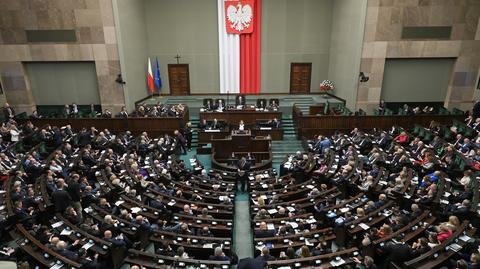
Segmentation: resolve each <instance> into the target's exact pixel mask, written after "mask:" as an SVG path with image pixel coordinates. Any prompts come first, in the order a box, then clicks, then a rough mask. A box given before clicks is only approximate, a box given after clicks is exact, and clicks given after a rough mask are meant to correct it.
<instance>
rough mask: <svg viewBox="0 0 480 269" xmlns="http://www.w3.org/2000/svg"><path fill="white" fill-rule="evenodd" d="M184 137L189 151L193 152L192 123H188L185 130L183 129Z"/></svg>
mask: <svg viewBox="0 0 480 269" xmlns="http://www.w3.org/2000/svg"><path fill="white" fill-rule="evenodd" d="M183 136H184V137H185V139H186V140H187V148H188V151H190V150H192V136H193V130H192V123H191V122H187V124H186V125H185V129H183Z"/></svg>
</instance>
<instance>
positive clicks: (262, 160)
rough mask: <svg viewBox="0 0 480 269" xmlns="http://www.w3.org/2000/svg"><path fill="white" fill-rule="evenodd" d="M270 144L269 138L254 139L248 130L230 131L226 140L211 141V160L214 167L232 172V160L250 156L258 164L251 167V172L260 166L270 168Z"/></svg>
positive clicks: (258, 137)
mask: <svg viewBox="0 0 480 269" xmlns="http://www.w3.org/2000/svg"><path fill="white" fill-rule="evenodd" d="M271 142H272V139H271V138H270V137H269V136H261V137H260V136H257V137H255V136H252V133H251V131H250V130H244V131H240V130H232V131H231V133H230V135H229V136H227V137H226V138H223V139H212V150H213V154H212V160H213V163H214V165H217V166H220V168H222V169H227V170H233V169H235V167H233V166H232V160H238V159H240V158H242V157H246V156H247V155H248V154H250V155H251V156H252V157H253V159H255V160H256V161H257V162H258V163H256V164H255V165H252V170H255V169H257V170H258V167H260V166H261V167H264V166H268V165H269V166H271V161H272V154H271V151H270V148H271ZM265 168H266V167H265Z"/></svg>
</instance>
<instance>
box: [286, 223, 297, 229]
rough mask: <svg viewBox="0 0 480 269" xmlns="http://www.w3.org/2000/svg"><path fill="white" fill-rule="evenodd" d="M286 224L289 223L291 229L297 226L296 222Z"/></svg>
mask: <svg viewBox="0 0 480 269" xmlns="http://www.w3.org/2000/svg"><path fill="white" fill-rule="evenodd" d="M288 224H290V226H292V228H293V229H297V228H298V223H296V222H289V223H288Z"/></svg>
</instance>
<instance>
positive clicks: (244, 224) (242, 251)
mask: <svg viewBox="0 0 480 269" xmlns="http://www.w3.org/2000/svg"><path fill="white" fill-rule="evenodd" d="M249 199H250V195H249V194H247V193H240V192H237V195H236V196H235V222H234V223H235V225H234V229H233V249H234V251H235V253H237V255H238V259H243V258H246V257H253V234H252V227H251V225H250V203H249Z"/></svg>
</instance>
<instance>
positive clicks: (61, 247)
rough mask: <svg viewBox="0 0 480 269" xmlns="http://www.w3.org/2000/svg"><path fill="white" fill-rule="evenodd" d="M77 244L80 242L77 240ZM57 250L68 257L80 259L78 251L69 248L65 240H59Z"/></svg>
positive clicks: (74, 259) (73, 259)
mask: <svg viewBox="0 0 480 269" xmlns="http://www.w3.org/2000/svg"><path fill="white" fill-rule="evenodd" d="M76 244H78V242H77V241H75V243H74V245H76ZM57 252H58V254H60V255H62V256H64V257H66V258H68V259H69V260H72V261H77V259H78V255H77V253H75V252H73V251H71V250H69V249H68V248H67V242H65V241H58V243H57Z"/></svg>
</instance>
